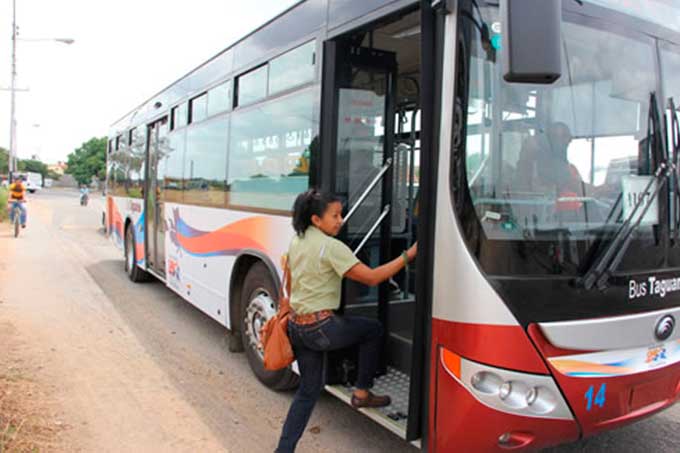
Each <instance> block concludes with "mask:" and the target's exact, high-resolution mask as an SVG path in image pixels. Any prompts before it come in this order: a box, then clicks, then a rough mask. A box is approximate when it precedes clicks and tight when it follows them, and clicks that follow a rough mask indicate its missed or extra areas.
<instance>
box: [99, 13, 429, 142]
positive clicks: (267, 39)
mask: <svg viewBox="0 0 680 453" xmlns="http://www.w3.org/2000/svg"><path fill="white" fill-rule="evenodd" d="M415 3H417V0H364V1H362V2H356V3H355V2H347V1H340V0H301V1H299V2H297V3H295V4H294V5H292V6H290V7H289V8H288V9H286V10H285V11H283V12H281V13H280V14H278V15H277V16H275V17H273V18H272V19H270V20H268V21H267V22H265V23H263V24H262V25H261V26H259V27H258V28H257V29H255V30H253V31H252V32H250V33H249V34H247V35H246V36H244V37H242V38H241V39H239V40H237V41H236V42H234V43H232V44H231V45H230V46H228V47H227V48H225V49H224V50H222V51H220V52H219V53H217V54H216V55H214V56H213V57H212V58H210V59H208V60H207V61H205V62H204V63H202V64H200V65H199V66H198V67H196V68H194V69H193V70H191V71H189V72H188V73H187V74H185V75H184V76H182V77H180V78H179V79H178V80H176V81H175V82H173V83H171V84H170V85H168V86H166V87H165V88H163V89H162V90H160V91H159V92H157V93H156V94H155V95H153V96H152V97H151V98H149V99H147V100H146V101H144V102H142V103H141V104H140V105H138V106H137V107H136V108H134V109H132V110H131V111H129V112H128V113H126V114H125V115H123V116H122V117H121V118H119V119H118V120H116V121H115V122H114V123H113V124H112V125H111V128H112V129H113V131H112V132H113V133H114V135H116V134H119V133H121V132H123V131H124V130H126V129H127V128H128V127H131V126H134V125H135V124H139V123H143V122H145V121H146V120H150V119H153V118H154V117H156V116H158V115H159V114H161V112H167V111H168V108H169V107H172V106H173V104H175V103H176V102H178V101H180V100H182V99H185V98H187V97H189V96H192V95H194V94H199V93H200V92H201V91H204V90H205V88H206V87H208V86H210V85H211V84H213V83H216V82H219V81H222V80H226V79H228V78H229V76H231V75H232V74H235V75H238V73H242V72H245V71H246V70H248V69H250V68H251V67H255V66H257V65H259V64H261V62H262V61H263V60H266V59H267V58H269V57H271V56H274V55H277V54H278V53H280V52H283V51H285V50H287V49H289V48H290V47H292V46H293V45H295V44H297V43H301V42H302V41H303V40H307V39H311V38H312V37H313V36H315V35H316V34H318V32H319V30H320V29H321V28H323V27H324V26H326V27H327V28H328V29H333V28H336V27H340V26H342V25H343V24H346V23H347V22H351V21H353V20H354V19H356V18H358V17H365V16H366V15H367V13H370V12H373V11H376V10H378V9H381V8H383V7H389V8H390V9H392V8H394V9H397V8H403V7H404V6H408V5H411V4H415ZM263 44H264V45H263ZM262 48H264V49H266V51H265V52H264V53H263V52H262V50H261V49H262ZM159 103H160V104H159ZM161 107H162V108H161Z"/></svg>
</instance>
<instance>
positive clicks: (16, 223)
mask: <svg viewBox="0 0 680 453" xmlns="http://www.w3.org/2000/svg"><path fill="white" fill-rule="evenodd" d="M19 231H21V212H20V211H19V210H18V209H16V208H14V237H18V236H19Z"/></svg>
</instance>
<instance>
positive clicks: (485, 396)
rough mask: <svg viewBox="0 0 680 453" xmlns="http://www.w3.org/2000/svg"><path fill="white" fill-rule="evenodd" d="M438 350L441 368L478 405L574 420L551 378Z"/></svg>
mask: <svg viewBox="0 0 680 453" xmlns="http://www.w3.org/2000/svg"><path fill="white" fill-rule="evenodd" d="M441 351H442V352H441V359H440V360H441V363H442V365H443V366H444V369H445V370H446V371H447V372H448V374H449V375H450V376H451V377H452V378H453V379H455V380H457V381H458V382H460V383H461V384H462V385H463V386H464V387H465V388H466V389H467V391H468V392H470V393H471V394H472V395H473V396H474V397H475V398H476V399H477V400H478V401H479V402H480V403H482V404H484V405H486V406H488V407H490V408H492V409H495V410H498V411H501V412H506V413H510V414H515V415H523V416H525V417H540V418H552V419H561V420H573V419H574V416H573V414H572V412H571V409H570V408H569V405H568V404H567V402H566V401H565V400H564V397H563V396H562V394H561V393H560V390H559V388H558V387H557V384H556V383H555V380H554V378H553V377H552V376H550V375H547V374H534V373H524V372H520V371H511V370H507V369H503V368H496V367H492V366H489V365H484V364H481V363H478V362H473V361H471V360H467V359H465V358H464V357H460V356H459V355H457V354H455V353H452V352H450V351H447V350H445V349H444V348H442V350H441ZM452 358H455V360H452ZM501 443H502V442H501Z"/></svg>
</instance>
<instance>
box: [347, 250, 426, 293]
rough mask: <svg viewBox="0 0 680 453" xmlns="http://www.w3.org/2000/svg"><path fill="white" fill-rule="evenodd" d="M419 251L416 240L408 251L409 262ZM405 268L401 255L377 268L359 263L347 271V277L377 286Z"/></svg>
mask: <svg viewBox="0 0 680 453" xmlns="http://www.w3.org/2000/svg"><path fill="white" fill-rule="evenodd" d="M417 253H418V243H417V242H416V243H415V244H413V245H412V246H411V247H410V248H409V249H408V250H407V251H406V255H407V257H408V260H409V262H410V261H413V260H414V259H415V257H416V254H417ZM403 268H404V259H403V258H402V257H401V255H400V256H398V257H396V258H395V259H393V260H392V261H390V262H388V263H385V264H383V265H382V266H378V267H376V268H375V269H371V268H370V267H368V266H366V265H365V264H364V263H357V264H356V265H354V266H353V267H352V268H351V269H350V270H348V271H347V272H346V273H345V277H347V278H349V279H350V280H354V281H355V282H359V283H363V284H364V285H368V286H376V285H379V284H380V283H382V282H384V281H385V280H387V279H389V278H391V277H393V276H394V275H396V274H397V273H398V272H399V271H401V270H402V269H403Z"/></svg>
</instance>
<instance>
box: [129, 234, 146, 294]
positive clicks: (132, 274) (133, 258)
mask: <svg viewBox="0 0 680 453" xmlns="http://www.w3.org/2000/svg"><path fill="white" fill-rule="evenodd" d="M134 233H135V232H134V227H133V226H132V225H130V226H128V227H127V228H126V230H125V272H126V273H127V274H128V277H129V278H130V280H132V281H133V282H135V283H139V282H143V281H146V280H147V279H148V274H147V273H146V272H145V271H144V270H143V269H141V268H140V267H139V266H137V259H138V258H137V254H136V253H135V252H136V250H137V247H135V236H134Z"/></svg>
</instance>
